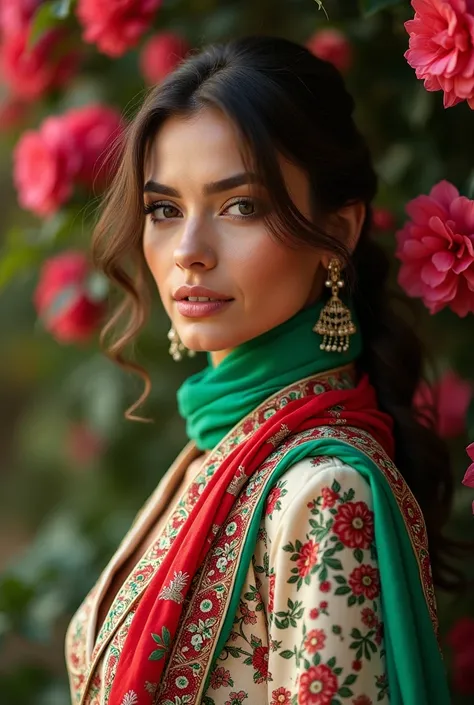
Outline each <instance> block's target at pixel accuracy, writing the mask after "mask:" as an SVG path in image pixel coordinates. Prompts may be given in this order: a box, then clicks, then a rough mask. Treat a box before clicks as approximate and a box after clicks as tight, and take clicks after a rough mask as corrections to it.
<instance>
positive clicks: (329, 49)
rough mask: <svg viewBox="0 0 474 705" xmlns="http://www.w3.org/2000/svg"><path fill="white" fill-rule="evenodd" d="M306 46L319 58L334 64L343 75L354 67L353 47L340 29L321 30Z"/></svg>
mask: <svg viewBox="0 0 474 705" xmlns="http://www.w3.org/2000/svg"><path fill="white" fill-rule="evenodd" d="M306 46H307V48H308V49H309V50H310V51H311V52H312V53H313V54H314V55H315V56H317V57H318V58H320V59H325V60H326V61H330V62H331V64H334V66H335V67H336V68H337V69H338V70H339V71H341V73H344V72H345V71H347V70H348V69H349V68H350V67H351V65H352V46H351V44H350V42H349V41H348V39H347V37H346V35H345V34H344V33H343V32H341V31H340V30H339V29H335V28H332V29H320V30H319V31H318V32H315V33H314V34H313V36H312V37H310V39H309V40H308V41H307V42H306Z"/></svg>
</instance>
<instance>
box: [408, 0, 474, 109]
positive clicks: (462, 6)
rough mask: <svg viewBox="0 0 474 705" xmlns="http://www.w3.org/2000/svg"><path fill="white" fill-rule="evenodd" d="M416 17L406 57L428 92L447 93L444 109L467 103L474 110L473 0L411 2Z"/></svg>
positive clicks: (411, 24)
mask: <svg viewBox="0 0 474 705" xmlns="http://www.w3.org/2000/svg"><path fill="white" fill-rule="evenodd" d="M411 4H412V6H413V8H414V10H415V17H414V18H413V19H412V20H409V21H408V22H405V28H406V30H407V32H408V33H409V35H410V39H409V47H410V48H409V49H408V51H406V52H405V58H406V60H407V61H408V63H409V64H410V66H411V67H412V68H414V69H415V72H416V77H417V78H420V79H422V80H423V81H424V83H425V88H426V90H428V91H444V107H445V108H450V107H452V106H453V105H456V103H459V102H460V101H462V100H467V102H468V104H469V106H470V107H471V108H474V4H473V2H472V0H412V3H411Z"/></svg>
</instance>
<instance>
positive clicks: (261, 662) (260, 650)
mask: <svg viewBox="0 0 474 705" xmlns="http://www.w3.org/2000/svg"><path fill="white" fill-rule="evenodd" d="M252 665H253V667H254V668H255V670H256V671H257V673H258V675H259V677H260V678H261V679H262V680H265V678H266V677H267V675H268V646H257V648H256V649H255V651H254V652H253V656H252Z"/></svg>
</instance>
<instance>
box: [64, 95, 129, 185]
mask: <svg viewBox="0 0 474 705" xmlns="http://www.w3.org/2000/svg"><path fill="white" fill-rule="evenodd" d="M64 120H65V127H66V129H67V130H68V131H69V133H70V135H71V140H73V141H74V143H75V145H76V147H75V148H76V149H77V150H78V151H79V153H80V155H81V164H80V167H79V170H78V173H77V178H78V179H79V180H80V181H82V182H83V183H85V184H86V186H88V187H92V186H93V185H94V180H95V179H98V185H99V186H100V187H103V186H105V184H106V182H107V181H108V178H109V176H110V172H111V170H112V168H113V165H112V163H111V160H110V156H111V148H112V147H113V146H114V145H115V143H116V142H117V140H118V138H119V137H120V136H121V134H122V129H123V125H122V119H121V116H120V113H119V112H117V110H115V109H113V108H109V107H107V106H103V105H87V106H85V107H83V108H76V109H73V110H69V112H68V113H66V114H65V115H64Z"/></svg>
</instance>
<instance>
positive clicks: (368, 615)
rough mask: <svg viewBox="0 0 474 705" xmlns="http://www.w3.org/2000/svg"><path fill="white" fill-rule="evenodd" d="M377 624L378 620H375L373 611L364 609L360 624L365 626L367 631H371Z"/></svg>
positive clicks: (368, 608) (367, 608)
mask: <svg viewBox="0 0 474 705" xmlns="http://www.w3.org/2000/svg"><path fill="white" fill-rule="evenodd" d="M378 623H379V620H378V619H377V616H376V614H375V612H374V610H371V609H370V607H364V609H363V610H362V624H365V626H366V627H368V628H369V629H373V628H374V627H376V626H377V624H378Z"/></svg>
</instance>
